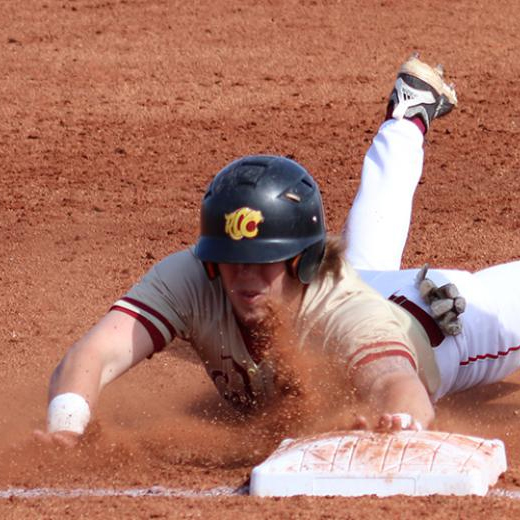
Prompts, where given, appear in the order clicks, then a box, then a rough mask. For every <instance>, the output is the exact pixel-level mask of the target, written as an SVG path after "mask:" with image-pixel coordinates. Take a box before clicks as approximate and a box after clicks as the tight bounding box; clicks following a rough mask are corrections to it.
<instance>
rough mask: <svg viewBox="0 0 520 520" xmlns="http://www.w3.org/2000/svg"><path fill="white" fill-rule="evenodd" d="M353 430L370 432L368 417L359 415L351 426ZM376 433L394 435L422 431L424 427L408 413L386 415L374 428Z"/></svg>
mask: <svg viewBox="0 0 520 520" xmlns="http://www.w3.org/2000/svg"><path fill="white" fill-rule="evenodd" d="M351 429H352V430H369V429H370V428H369V424H368V420H367V418H366V417H364V416H362V415H358V416H357V417H356V418H355V419H354V422H353V424H352V426H351ZM372 429H373V430H374V431H375V432H379V433H392V432H400V431H405V430H409V431H420V430H422V425H421V423H420V422H419V421H417V420H415V419H414V418H413V417H412V416H411V415H410V414H408V413H393V414H392V413H385V414H383V415H382V416H381V417H380V418H379V420H378V421H377V423H376V425H375V427H374V428H372Z"/></svg>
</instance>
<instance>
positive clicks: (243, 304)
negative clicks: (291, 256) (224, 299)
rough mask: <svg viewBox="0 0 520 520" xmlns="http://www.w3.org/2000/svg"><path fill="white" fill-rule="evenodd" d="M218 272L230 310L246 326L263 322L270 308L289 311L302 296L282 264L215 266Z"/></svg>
mask: <svg viewBox="0 0 520 520" xmlns="http://www.w3.org/2000/svg"><path fill="white" fill-rule="evenodd" d="M219 271H220V276H221V278H222V284H223V286H224V290H225V291H226V294H227V296H228V298H229V300H230V301H231V305H232V306H233V310H234V311H235V314H236V315H237V317H238V318H239V319H240V321H242V322H243V323H244V324H246V325H254V324H256V323H259V322H261V321H262V320H264V319H265V318H266V317H267V315H268V312H269V308H270V305H273V304H274V305H275V306H282V305H283V306H284V308H286V307H289V308H291V307H292V306H293V305H294V304H295V303H296V302H299V298H300V297H301V294H302V285H301V283H300V282H299V281H298V280H296V279H295V278H293V277H292V276H290V275H289V274H288V273H287V270H286V267H285V262H276V263H274V264H219Z"/></svg>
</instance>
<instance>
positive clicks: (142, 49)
mask: <svg viewBox="0 0 520 520" xmlns="http://www.w3.org/2000/svg"><path fill="white" fill-rule="evenodd" d="M422 4H423V3H422V2H406V1H404V0H378V1H373V0H369V1H361V0H353V1H347V0H345V1H343V2H342V1H332V0H331V1H325V0H323V1H320V0H316V1H315V0H312V1H307V0H300V1H296V0H289V1H286V2H275V1H265V2H257V1H253V0H247V1H241V2H228V1H224V0H213V1H209V0H204V1H201V2H194V3H192V2H180V1H177V0H176V1H173V0H172V1H166V0H163V1H160V0H105V1H102V0H100V1H97V0H76V1H73V0H61V1H57V0H46V1H45V0H42V1H39V0H38V1H36V0H27V1H25V2H1V3H0V19H1V20H2V22H3V23H2V24H0V48H1V49H2V52H1V56H2V59H1V63H2V76H1V79H0V110H1V115H2V117H1V119H0V157H1V159H0V160H1V170H0V240H1V243H2V250H3V254H2V255H0V290H1V294H2V295H3V297H2V298H1V299H0V311H1V315H2V320H1V326H0V351H1V354H0V371H1V373H2V375H3V377H2V383H1V385H2V392H1V397H0V425H1V426H0V461H1V463H0V490H6V489H7V488H9V487H12V488H24V489H34V488H53V489H71V488H75V489H77V488H84V489H94V488H103V489H113V488H147V487H151V486H156V485H159V486H164V487H166V488H176V489H184V490H199V491H200V490H211V489H214V488H216V487H221V486H224V487H227V488H231V489H234V488H238V487H240V486H241V485H242V484H243V483H244V481H245V480H246V479H247V477H248V475H249V472H250V470H251V467H252V465H253V464H255V463H257V462H259V461H261V460H262V459H263V458H264V457H265V455H266V454H267V453H268V452H269V450H270V449H271V448H272V447H274V446H275V445H276V442H277V441H278V439H277V438H276V435H274V436H273V435H269V434H268V433H269V432H267V431H266V430H261V429H260V430H255V428H254V427H253V426H251V425H248V424H244V423H242V422H241V421H240V420H239V418H237V417H236V416H234V415H233V413H232V412H230V411H228V410H227V409H226V408H225V405H223V404H222V403H221V402H220V401H219V399H218V397H217V395H216V392H215V390H214V389H213V387H212V384H211V382H210V381H209V380H208V379H207V377H206V376H205V375H204V373H203V370H202V368H201V367H200V366H199V364H198V362H197V360H196V359H195V358H194V356H193V354H191V352H190V351H189V350H188V349H187V347H186V346H185V345H183V344H182V343H180V342H177V341H175V342H174V344H173V345H172V347H171V348H169V349H168V350H166V351H165V352H164V353H161V354H159V355H156V356H154V357H153V359H151V360H150V361H147V362H145V363H143V364H142V365H141V366H138V367H136V368H135V369H133V370H132V373H131V374H130V375H128V376H127V377H124V378H123V379H121V380H120V381H117V382H115V383H114V384H113V385H112V386H111V387H109V388H108V389H107V391H106V392H105V393H104V394H103V396H102V399H101V403H100V406H99V411H98V412H97V414H96V421H95V423H94V426H93V428H92V431H91V432H90V434H89V436H88V437H87V439H86V441H85V443H84V444H83V445H82V446H81V448H80V449H78V450H76V451H75V452H73V453H69V452H66V451H59V450H58V451H57V450H51V451H49V450H45V449H42V448H40V447H37V446H36V445H35V444H34V443H33V441H32V438H31V432H32V430H33V429H34V428H37V427H42V426H43V425H44V421H45V409H46V388H47V382H48V378H49V375H50V373H51V371H52V369H53V367H54V366H55V365H56V363H57V362H58V361H59V359H60V358H61V356H62V355H63V353H64V352H65V350H66V349H67V348H68V347H69V346H70V345H71V344H72V343H73V342H74V340H75V339H77V338H78V337H79V336H80V335H81V334H82V333H83V332H84V331H86V330H87V329H88V328H89V327H90V326H91V325H92V324H93V323H95V321H96V320H97V319H98V318H99V317H100V316H101V315H103V313H105V312H106V311H107V309H108V308H109V307H110V305H111V303H112V302H113V301H115V300H116V299H117V298H118V297H119V296H120V295H122V294H123V293H124V292H126V290H127V289H128V288H129V287H130V286H131V285H132V283H133V282H134V281H136V280H137V279H138V278H139V277H140V276H141V275H142V274H143V273H144V272H145V271H146V270H147V269H148V268H149V267H150V266H151V265H152V264H153V263H154V262H155V261H156V260H158V259H160V258H162V257H163V256H165V255H166V254H168V253H169V252H171V251H173V250H176V249H179V248H183V247H185V246H186V245H188V244H190V243H192V242H193V241H194V240H195V238H196V236H197V232H198V224H197V222H198V207H199V202H200V199H201V196H202V194H203V192H204V189H205V186H206V184H207V182H208V181H209V179H210V178H211V177H212V176H213V175H214V174H215V173H216V172H217V171H218V170H219V169H220V168H221V167H222V166H223V165H225V164H226V163H227V162H229V161H230V160H231V159H233V158H235V157H237V156H241V155H244V154H248V153H262V152H263V153H276V154H283V155H287V154H291V155H293V156H294V157H295V158H296V159H297V160H299V161H300V162H302V163H303V164H304V165H305V166H306V167H307V168H308V169H309V170H310V171H311V172H312V173H313V174H314V176H315V177H316V178H317V180H318V182H319V183H320V185H321V187H322V191H323V197H324V202H325V207H326V214H327V219H328V225H329V228H330V229H331V230H332V231H339V230H340V229H341V226H342V224H343V221H344V218H345V215H346V212H347V210H348V208H349V204H350V202H351V200H352V197H353V195H354V193H355V190H356V187H357V183H358V181H359V174H360V170H361V162H362V159H363V155H364V152H365V150H366V149H367V147H368V145H369V143H370V140H371V138H372V136H373V135H374V133H375V131H376V130H377V128H378V125H379V124H380V122H381V121H382V117H383V114H384V109H385V100H386V98H387V95H388V93H389V91H390V89H391V86H392V83H393V79H394V76H395V71H396V67H397V66H398V65H399V64H400V62H401V61H402V60H403V59H405V58H406V57H407V56H408V54H409V52H410V51H411V50H413V49H419V50H421V52H422V54H421V55H422V56H423V57H424V58H425V59H427V60H428V61H432V62H436V61H442V62H443V63H444V65H445V67H446V70H447V74H448V75H449V76H450V78H453V80H454V81H455V82H456V85H457V90H458V93H459V101H460V107H459V108H458V109H457V110H456V111H455V113H454V114H453V115H451V116H449V117H448V118H446V119H445V120H440V121H438V122H436V123H435V125H434V127H433V129H432V131H431V132H430V134H429V137H428V144H427V146H426V166H425V174H424V178H423V181H422V183H421V185H420V187H419V191H418V194H417V196H416V213H415V217H414V221H413V225H412V233H411V237H410V240H409V243H408V246H407V253H406V259H405V261H406V265H407V266H412V265H414V266H415V265H420V264H422V263H424V262H425V261H429V262H431V263H432V264H434V265H436V266H442V267H461V268H480V267H484V266H487V265H491V264H494V263H497V262H502V261H508V260H512V259H516V258H519V257H520V238H519V228H520V212H519V211H518V207H519V206H520V189H519V188H520V180H519V166H520V151H519V148H518V141H519V137H520V135H519V134H520V81H519V77H520V61H519V60H518V56H520V37H519V36H518V32H517V29H518V20H519V19H520V3H517V2H510V1H507V0H498V1H496V2H484V1H481V0H473V1H471V2H470V1H468V0H460V1H457V2H444V1H442V2H441V1H439V2H430V3H428V4H429V7H424V6H423V5H422ZM519 389H520V376H516V377H513V378H511V379H510V380H508V381H507V382H504V383H501V384H499V385H494V386H493V387H489V388H484V389H480V390H478V391H475V392H473V393H472V394H471V395H460V396H456V398H452V399H451V400H450V399H448V400H446V401H443V402H442V403H441V404H440V405H439V408H438V419H437V421H436V428H438V429H444V430H456V431H459V432H462V433H471V434H476V435H480V436H486V437H499V438H501V439H503V440H504V441H505V443H506V447H507V453H508V458H509V466H510V469H509V471H508V472H507V473H506V475H505V476H503V477H502V479H501V481H500V483H499V485H500V487H502V488H507V489H511V490H515V491H520V434H519V433H518V430H519V429H518V421H519V420H520V392H519ZM490 511H493V516H494V517H498V516H499V515H501V516H505V517H507V516H511V517H512V516H513V515H516V516H518V514H519V512H520V501H518V500H510V499H506V498H448V499H447V498H439V497H432V498H424V499H403V498H398V499H385V500H381V499H379V500H378V499H375V498H363V499H355V500H354V499H339V498H333V499H331V498H320V499H317V498H308V497H307V498H305V497H300V498H294V499H285V500H275V499H262V500H261V499H253V498H251V497H247V496H230V497H229V496H217V497H199V498H188V497H176V498H167V497H162V498H160V497H156V496H150V497H141V498H130V497H82V498H70V497H69V498H63V497H52V498H49V497H47V498H31V499H26V498H16V497H14V498H11V499H0V516H2V518H13V519H16V520H18V519H22V518H24V519H26V518H29V519H30V518H59V517H62V516H63V517H64V516H66V515H71V516H73V517H76V518H86V517H88V518H107V517H114V518H115V517H117V518H166V517H170V518H177V517H186V518H192V517H198V516H202V515H204V516H205V517H206V518H225V517H232V516H236V515H237V514H242V515H247V517H248V518H264V517H276V518H337V517H341V518H351V517H352V518H354V517H358V516H360V515H367V516H368V517H369V518H383V517H384V518H398V517H399V518H416V517H419V515H428V516H430V517H432V518H443V519H445V518H453V517H454V516H456V517H465V518H466V517H467V518H469V517H471V518H489V515H490Z"/></svg>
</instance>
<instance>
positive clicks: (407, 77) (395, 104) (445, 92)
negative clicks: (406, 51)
mask: <svg viewBox="0 0 520 520" xmlns="http://www.w3.org/2000/svg"><path fill="white" fill-rule="evenodd" d="M456 105H457V94H456V93H455V87H454V86H453V85H448V84H447V83H445V81H444V69H443V67H442V65H437V66H435V67H430V65H428V64H426V63H424V62H422V61H421V60H420V59H419V55H418V54H417V53H414V54H412V56H411V57H410V58H409V59H408V60H407V61H406V62H405V63H404V64H403V65H402V66H401V69H400V70H399V73H398V74H397V79H396V81H395V84H394V89H393V91H392V94H391V95H390V100H389V102H388V114H389V115H390V116H391V117H393V118H394V119H403V118H406V119H411V118H413V117H419V118H420V119H421V120H422V121H423V123H424V126H425V127H426V130H428V128H429V127H430V124H431V122H432V121H433V120H434V119H435V118H437V117H441V116H444V115H445V114H447V113H448V112H450V111H451V110H452V109H453V107H455V106H456Z"/></svg>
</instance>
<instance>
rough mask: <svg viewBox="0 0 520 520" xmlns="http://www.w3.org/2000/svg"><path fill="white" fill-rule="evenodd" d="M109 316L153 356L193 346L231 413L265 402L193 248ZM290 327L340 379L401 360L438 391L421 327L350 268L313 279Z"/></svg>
mask: <svg viewBox="0 0 520 520" xmlns="http://www.w3.org/2000/svg"><path fill="white" fill-rule="evenodd" d="M112 310H117V311H121V312H126V313H128V314H130V315H132V316H134V317H135V318H136V319H137V320H139V321H140V322H141V323H142V324H143V325H144V326H145V327H146V329H147V330H148V332H149V334H150V336H151V338H152V340H153V343H154V348H155V350H156V351H159V350H161V349H162V348H164V347H165V346H166V345H167V344H168V343H170V341H171V340H172V339H173V338H174V337H175V336H178V337H180V338H181V339H183V340H186V341H188V342H190V343H191V345H192V346H193V348H194V349H195V350H196V352H197V353H198V355H199V357H200V359H201V360H202V362H203V364H204V367H205V369H206V371H207V373H208V374H209V376H210V377H211V379H212V380H213V382H214V383H215V385H216V387H217V389H218V391H219V392H220V394H221V395H222V396H223V397H224V398H225V399H227V400H229V401H230V402H231V403H232V404H233V405H235V406H237V407H246V408H247V407H250V406H252V405H255V404H256V403H259V402H262V401H263V400H264V399H266V398H268V397H269V393H270V388H271V378H272V374H271V373H270V370H269V367H268V366H267V365H266V364H265V363H263V362H259V363H255V361H254V360H253V359H252V357H251V355H250V354H249V352H248V350H247V347H246V344H245V342H244V340H243V337H242V334H241V331H240V328H239V326H238V324H237V321H236V318H235V315H234V313H233V309H232V307H231V304H230V302H229V300H228V298H227V297H226V294H225V291H224V289H223V287H222V284H221V281H220V278H218V277H217V278H215V279H213V280H210V279H209V278H208V276H207V274H206V271H205V269H204V266H203V265H202V263H201V262H200V261H199V260H198V259H197V258H196V257H195V255H194V253H193V250H192V249H191V248H190V249H187V250H184V251H181V252H178V253H174V254H172V255H170V256H168V257H166V258H165V259H164V260H162V261H161V262H159V263H158V264H156V265H155V266H153V267H152V268H151V269H150V271H149V272H148V273H147V274H146V275H145V276H144V277H143V279H142V280H141V281H140V282H138V283H137V284H136V285H135V286H134V287H132V289H131V290H130V291H129V292H128V293H127V294H126V296H124V297H123V298H121V299H120V300H118V301H117V302H116V303H115V304H114V305H113V307H112ZM294 319H295V322H294V330H295V331H297V335H298V337H297V340H296V343H297V346H296V348H310V347H309V345H312V348H317V349H323V352H324V353H326V354H328V355H332V356H333V359H335V360H337V363H338V364H339V366H340V367H341V366H344V368H345V371H348V370H352V369H353V368H354V367H356V366H359V365H362V364H363V363H366V362H368V361H370V360H372V359H377V358H379V357H382V356H389V355H392V356H402V357H405V358H406V359H408V360H409V362H410V363H411V364H412V366H413V367H414V368H416V370H417V371H418V372H419V375H420V376H421V379H422V380H423V382H424V384H425V385H426V387H427V388H428V390H429V391H430V392H431V393H433V392H434V391H435V390H436V388H437V386H438V384H439V374H438V370H437V367H436V364H435V360H434V356H433V353H432V350H431V346H430V342H429V340H428V337H427V335H426V333H425V331H424V329H423V327H422V326H421V325H420V324H419V322H418V321H416V319H415V318H414V317H413V316H412V315H411V314H409V313H408V312H407V311H405V310H404V309H403V308H401V307H399V306H398V305H395V304H393V303H392V302H390V301H388V300H385V299H384V298H383V297H382V296H381V295H380V294H378V293H377V292H376V291H375V290H374V289H372V288H370V287H369V286H368V285H366V284H365V283H364V282H363V281H362V280H361V279H360V278H359V277H358V275H357V274H356V272H355V271H354V270H353V269H352V267H350V266H349V264H348V263H347V262H344V264H343V267H342V272H341V277H340V280H339V281H338V280H336V279H334V278H333V275H332V273H330V274H327V275H325V276H324V277H320V276H317V277H315V279H314V280H313V281H312V282H311V283H310V284H309V285H308V286H307V287H306V290H305V292H304V296H303V299H302V302H301V305H300V307H299V311H298V313H297V316H296V317H295V318H294ZM311 338H312V341H311ZM317 340H318V341H317Z"/></svg>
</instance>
